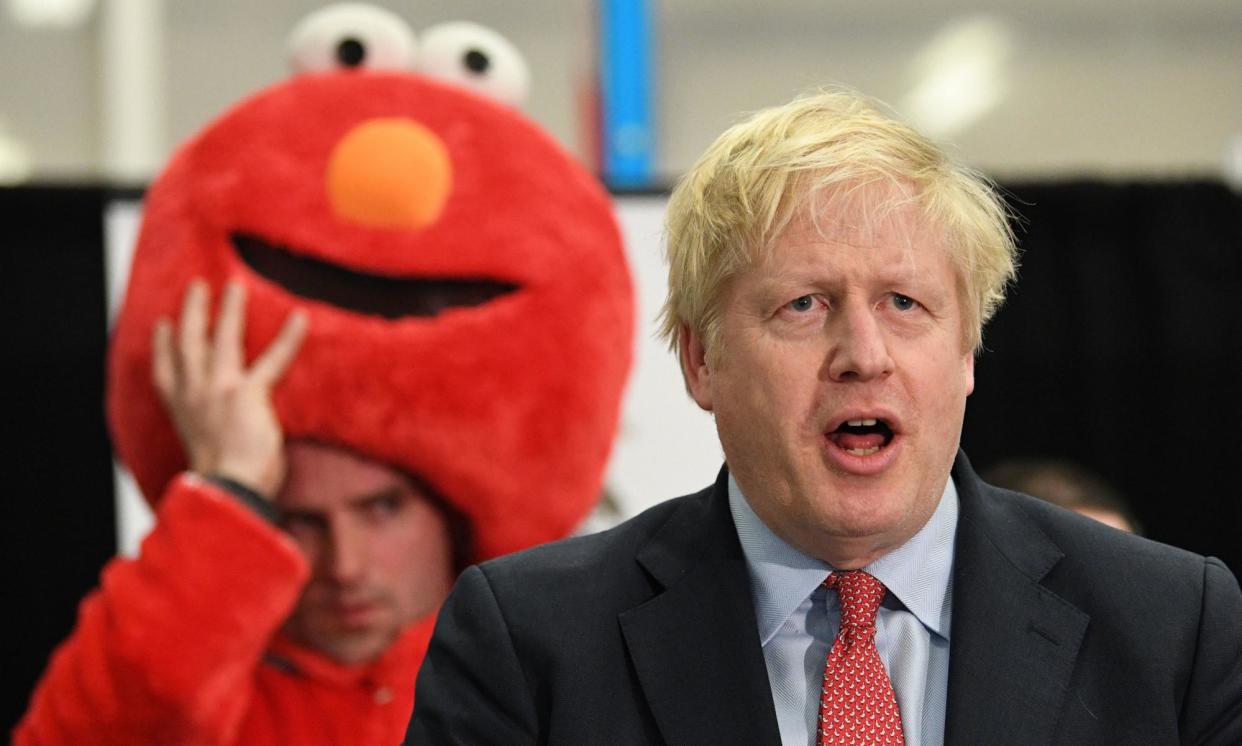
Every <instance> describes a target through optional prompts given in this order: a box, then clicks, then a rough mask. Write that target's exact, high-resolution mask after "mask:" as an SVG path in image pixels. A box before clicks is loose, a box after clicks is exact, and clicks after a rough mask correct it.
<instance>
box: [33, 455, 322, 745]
mask: <svg viewBox="0 0 1242 746" xmlns="http://www.w3.org/2000/svg"><path fill="white" fill-rule="evenodd" d="M308 574H309V568H308V567H307V565H306V562H305V560H304V559H303V558H302V555H301V554H300V552H299V551H298V549H297V546H296V545H295V544H294V543H293V542H292V541H291V540H290V539H289V538H288V537H286V536H285V535H284V534H283V533H282V532H280V531H279V530H278V529H276V528H274V527H272V526H271V525H270V524H268V523H266V522H265V521H264V520H263V519H262V518H261V517H259V516H258V515H256V514H255V513H254V512H252V511H251V510H250V509H249V508H247V507H245V506H244V505H242V504H241V503H239V502H238V501H237V500H236V499H235V498H233V497H232V496H231V495H228V494H227V493H225V492H223V491H221V490H220V489H219V488H217V487H215V486H213V485H210V484H209V483H207V482H205V481H203V480H201V479H198V478H196V477H194V476H192V475H183V476H181V477H179V478H177V479H176V480H175V481H174V482H173V483H172V484H171V485H170V486H169V488H168V491H167V492H166V493H165V495H164V497H163V499H162V500H161V501H160V508H159V513H158V519H157V521H156V525H155V528H154V529H153V530H152V532H151V534H150V536H148V537H147V539H146V540H145V541H143V543H142V551H141V554H140V556H139V557H138V558H137V559H119V558H118V559H114V560H113V561H111V562H110V563H108V565H107V567H105V568H104V571H103V576H102V582H101V584H100V587H99V588H98V589H97V590H95V591H93V592H92V593H91V594H90V595H89V596H87V598H86V599H85V600H84V601H83V602H82V605H81V607H80V609H79V612H78V623H77V627H76V628H75V629H74V631H73V633H72V634H71V635H70V637H69V638H68V640H66V641H65V642H64V643H62V644H61V645H60V647H59V648H58V649H57V650H56V651H55V653H53V655H52V658H51V662H50V664H49V666H48V668H47V670H46V671H45V672H44V674H43V678H42V679H41V680H40V682H39V684H38V686H37V687H36V688H35V691H34V694H33V696H32V698H31V702H30V706H29V709H28V710H27V711H26V715H25V717H24V718H23V720H22V722H21V723H20V724H19V725H18V727H17V730H16V731H15V732H14V743H15V744H17V746H34V745H36V744H40V745H42V744H85V743H99V744H104V743H107V744H112V743H116V744H134V743H179V744H180V743H184V744H191V743H192V744H200V743H201V744H218V743H228V742H229V741H231V740H232V738H233V736H234V735H235V734H236V731H237V728H238V726H239V724H240V722H241V719H242V717H243V716H244V714H245V711H246V708H247V705H248V702H249V699H250V696H251V692H252V687H253V678H254V672H255V668H256V666H257V665H258V664H259V661H260V659H261V657H262V655H263V651H264V649H265V647H266V646H267V644H268V642H269V641H270V639H271V637H272V635H273V634H274V633H275V632H276V631H277V630H278V629H279V627H280V625H281V623H282V622H283V621H284V619H285V618H286V617H288V615H289V613H290V612H291V610H292V609H293V606H294V604H295V603H296V601H297V598H298V595H299V593H300V592H301V589H302V587H303V585H304V584H305V582H306V579H307V577H308Z"/></svg>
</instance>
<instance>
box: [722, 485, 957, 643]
mask: <svg viewBox="0 0 1242 746" xmlns="http://www.w3.org/2000/svg"><path fill="white" fill-rule="evenodd" d="M729 511H730V512H731V513H732V514H733V524H734V526H735V527H736V528H737V536H738V540H739V541H740V542H741V544H742V552H743V553H744V554H745V555H746V564H747V566H748V567H749V568H750V577H751V596H752V600H753V602H754V605H755V616H756V618H757V620H758V622H759V638H760V641H761V643H762V644H764V645H766V644H767V643H768V641H769V640H771V639H772V637H773V636H774V635H775V634H776V633H777V631H778V630H780V628H781V627H782V626H783V625H784V624H785V621H786V620H788V619H789V617H790V615H792V614H793V613H794V611H795V610H796V609H797V608H798V606H799V605H800V604H801V603H802V602H803V601H804V600H806V599H807V597H809V596H810V595H811V593H813V592H814V591H815V589H816V588H818V587H819V585H820V583H823V582H824V578H826V577H827V576H828V573H830V572H832V570H833V568H832V567H831V566H830V565H829V564H828V563H827V562H824V561H823V560H820V559H816V558H814V557H810V556H808V555H806V554H803V553H802V552H800V551H799V550H797V549H795V548H794V547H792V546H790V545H789V544H787V543H786V542H785V540H784V539H782V538H780V537H779V536H777V535H776V534H775V533H773V532H772V530H771V529H770V528H768V526H767V524H765V523H764V522H763V521H761V520H760V519H759V516H757V515H755V512H754V510H752V509H751V507H750V503H748V502H747V500H746V497H745V495H743V494H742V490H741V488H740V487H738V484H737V482H736V481H734V479H733V475H732V474H730V475H729ZM957 514H958V498H957V488H956V487H955V486H954V484H953V480H952V479H951V478H950V479H949V480H948V482H947V483H946V484H945V488H944V493H943V494H942V495H941V497H940V502H939V504H938V505H937V506H936V510H935V512H933V513H932V517H931V518H930V519H929V520H928V521H927V523H926V524H924V525H923V528H921V529H919V532H918V533H916V534H915V535H914V536H912V537H911V538H910V540H909V541H907V542H906V543H905V544H902V545H901V546H900V547H897V548H896V549H894V550H893V551H891V552H889V553H888V554H886V555H884V556H883V557H880V558H879V559H877V560H876V561H875V562H872V563H871V564H869V565H867V566H866V567H864V568H862V569H864V570H866V571H867V572H868V573H870V574H872V575H874V576H875V577H876V578H877V579H878V580H879V581H880V582H881V583H883V584H884V586H885V587H886V588H888V590H889V593H891V594H892V595H893V596H894V597H895V598H896V599H897V600H898V601H900V602H901V603H902V604H903V605H904V606H905V607H906V608H907V609H908V610H909V611H910V612H911V613H912V614H914V616H915V617H916V618H917V619H918V620H919V622H921V623H922V624H923V626H924V627H926V628H927V629H928V630H930V631H931V632H933V633H935V634H937V635H939V636H940V637H942V638H944V639H946V640H947V639H948V637H949V621H950V611H951V607H950V603H949V601H950V599H951V588H950V583H951V581H952V575H953V543H954V538H955V537H956V535H957Z"/></svg>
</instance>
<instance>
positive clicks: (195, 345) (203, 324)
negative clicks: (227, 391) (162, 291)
mask: <svg viewBox="0 0 1242 746" xmlns="http://www.w3.org/2000/svg"><path fill="white" fill-rule="evenodd" d="M209 300H210V291H209V290H208V289H207V283H206V282H205V281H204V280H202V279H196V280H194V281H193V282H191V283H190V289H189V290H187V291H186V294H185V300H184V301H182V304H181V328H180V330H179V331H178V333H177V348H178V351H179V352H180V355H179V356H178V358H177V362H179V363H180V364H179V365H178V366H177V368H178V370H177V373H179V374H180V377H181V382H182V383H183V384H184V385H185V386H186V387H188V388H190V389H191V390H194V389H197V388H198V386H199V384H200V383H201V382H202V379H203V376H204V375H205V373H206V371H204V370H203V368H204V366H205V365H206V362H207V361H206V357H207V305H208V301H209Z"/></svg>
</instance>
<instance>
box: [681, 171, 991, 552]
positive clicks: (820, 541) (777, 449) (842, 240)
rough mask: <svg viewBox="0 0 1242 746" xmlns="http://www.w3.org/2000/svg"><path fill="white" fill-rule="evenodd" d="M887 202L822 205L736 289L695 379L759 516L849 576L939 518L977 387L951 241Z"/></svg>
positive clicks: (741, 277)
mask: <svg viewBox="0 0 1242 746" xmlns="http://www.w3.org/2000/svg"><path fill="white" fill-rule="evenodd" d="M874 198H875V197H874V195H867V194H865V193H864V196H863V197H861V199H855V200H854V201H853V206H847V207H844V208H843V207H841V206H839V205H836V206H834V205H833V204H825V205H821V212H820V215H819V228H818V229H817V228H816V226H815V225H814V224H813V223H812V221H811V220H809V219H808V217H807V216H806V215H803V216H800V217H799V218H797V219H795V220H794V221H792V222H791V224H790V226H789V227H788V228H787V229H786V230H785V232H784V233H783V234H782V235H780V236H779V238H778V239H777V240H776V241H775V244H774V246H773V247H772V252H771V255H770V256H769V257H768V258H767V259H766V260H764V261H763V262H762V263H760V264H758V265H756V266H752V267H748V268H746V269H744V270H743V271H742V272H741V273H740V274H738V275H737V276H736V277H735V278H734V279H733V281H732V282H731V284H730V285H729V287H728V289H727V290H726V291H725V296H724V298H723V299H722V314H721V321H722V329H721V331H722V333H721V337H722V344H723V347H722V351H721V355H720V356H719V358H718V359H717V360H715V365H714V366H710V365H706V364H703V365H701V366H700V367H698V368H697V372H698V375H696V374H695V370H694V369H692V370H691V371H690V376H689V381H690V383H691V391H692V393H693V394H694V396H695V399H696V401H698V403H699V404H700V406H703V407H704V408H705V409H710V410H711V411H713V412H714V413H715V417H716V426H717V429H718V431H719V434H720V440H721V443H722V445H723V446H724V452H725V458H726V461H727V462H728V465H729V469H730V470H731V472H732V474H733V475H734V477H735V478H736V479H737V481H738V484H739V485H740V486H741V488H742V490H743V492H745V494H746V496H747V498H748V499H749V501H750V503H751V505H752V507H753V508H754V510H755V512H756V514H757V515H758V516H759V517H760V518H761V519H762V520H763V521H764V522H765V523H766V524H767V525H768V526H769V527H770V528H772V529H773V530H774V531H775V532H776V533H777V534H778V535H780V536H781V537H782V538H784V539H785V540H786V541H788V542H790V543H791V544H793V545H794V546H796V547H798V548H799V549H801V550H802V551H804V552H806V553H808V554H811V555H813V556H817V557H820V558H822V559H824V560H826V561H828V562H830V563H832V564H833V565H835V566H837V567H841V568H848V567H856V566H860V565H862V564H866V563H867V562H870V561H871V560H873V559H875V558H877V557H878V556H880V555H882V554H884V553H886V552H887V551H889V550H891V549H894V548H896V547H897V546H900V545H901V544H902V543H904V542H905V541H906V540H907V539H909V538H910V537H911V536H913V535H914V534H915V533H917V532H918V530H919V529H920V528H921V527H922V526H923V525H924V524H925V523H926V522H927V520H928V519H929V518H930V517H931V514H932V512H933V511H934V510H935V508H936V505H937V504H938V502H939V498H940V496H941V494H942V492H943V490H944V487H945V483H946V480H947V479H948V474H949V470H950V468H951V466H952V463H953V459H954V455H955V453H956V451H957V448H958V440H959V436H960V435H961V429H962V418H963V416H964V412H965V405H966V397H967V395H969V394H970V392H971V390H972V389H973V387H974V361H973V357H972V354H971V352H970V350H969V349H968V348H967V347H966V345H965V344H964V335H963V323H964V321H963V318H962V310H961V304H960V303H959V296H958V285H957V282H956V275H955V272H954V270H953V267H952V265H951V263H950V259H949V256H948V254H947V252H946V250H945V248H944V247H943V244H942V241H941V240H940V238H939V237H938V234H937V233H936V232H935V231H933V230H931V229H930V227H929V226H927V225H926V224H925V222H924V220H923V218H922V217H921V216H920V215H919V214H918V213H917V210H916V208H915V207H913V206H909V205H908V206H906V207H903V208H900V209H897V210H894V211H891V212H888V213H887V214H884V213H879V214H877V213H878V212H879V211H877V210H874V209H873V210H867V209H866V205H865V204H864V203H865V202H867V201H868V200H870V199H874ZM867 213H870V214H867ZM696 343H697V339H693V340H692V341H691V346H692V348H693V346H694V345H695V344H696ZM691 353H692V354H691V355H690V357H689V359H690V365H691V366H694V364H695V359H694V355H693V349H692V350H691ZM850 422H853V423H855V424H854V425H850V424H848V423H850Z"/></svg>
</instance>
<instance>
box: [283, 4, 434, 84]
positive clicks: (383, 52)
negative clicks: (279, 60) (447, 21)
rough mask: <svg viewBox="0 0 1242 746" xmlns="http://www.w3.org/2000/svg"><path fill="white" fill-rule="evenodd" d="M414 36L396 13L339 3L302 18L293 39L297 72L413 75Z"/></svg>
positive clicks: (292, 53)
mask: <svg viewBox="0 0 1242 746" xmlns="http://www.w3.org/2000/svg"><path fill="white" fill-rule="evenodd" d="M416 53H417V46H416V43H415V41H414V32H413V31H411V30H410V27H409V26H407V25H406V23H405V21H403V20H401V17H400V16H398V15H396V14H395V13H393V12H391V11H389V10H385V9H384V8H377V7H375V6H373V5H367V4H365V3H337V4H335V5H329V6H327V7H324V8H321V9H320V10H317V11H315V12H314V13H311V14H310V15H308V16H306V17H305V18H303V19H302V20H301V21H300V22H299V23H298V25H297V26H295V27H294V29H293V32H292V33H291V34H289V60H290V62H291V64H292V65H293V71H294V72H295V73H307V72H327V71H330V70H341V69H346V68H367V69H373V70H407V71H408V70H412V69H413V67H414V58H415V55H416Z"/></svg>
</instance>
